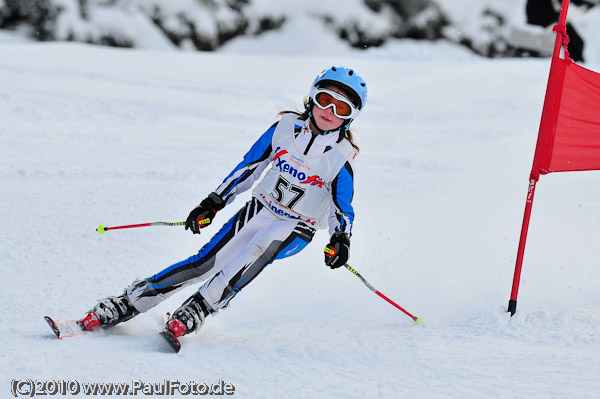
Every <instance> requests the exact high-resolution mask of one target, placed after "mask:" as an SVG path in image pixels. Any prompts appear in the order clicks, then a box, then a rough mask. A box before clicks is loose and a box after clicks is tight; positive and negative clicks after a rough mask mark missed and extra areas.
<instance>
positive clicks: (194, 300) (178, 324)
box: [161, 292, 216, 352]
mask: <svg viewBox="0 0 600 399" xmlns="http://www.w3.org/2000/svg"><path fill="white" fill-rule="evenodd" d="M209 309H210V306H209V305H208V304H207V303H206V301H205V300H204V298H203V297H202V295H200V293H199V292H198V293H196V294H194V295H192V296H191V297H190V298H189V299H188V300H187V301H185V302H184V303H183V305H181V307H179V309H177V310H176V311H175V313H173V315H172V316H171V315H168V317H169V318H168V320H167V323H166V325H165V328H164V330H163V331H161V335H162V336H163V337H164V338H165V339H166V340H167V342H168V343H169V345H170V346H171V348H172V349H173V350H174V351H175V352H179V350H180V349H181V344H180V343H179V338H180V337H182V336H184V335H187V334H189V333H192V332H198V330H200V328H201V327H202V326H203V325H204V320H205V318H206V316H208V315H209V314H212V313H216V312H215V311H211V310H209Z"/></svg>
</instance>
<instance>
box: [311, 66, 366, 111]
mask: <svg viewBox="0 0 600 399" xmlns="http://www.w3.org/2000/svg"><path fill="white" fill-rule="evenodd" d="M328 84H333V85H334V86H338V87H340V88H341V89H342V90H344V91H346V92H348V94H350V95H354V96H353V97H355V98H351V99H350V100H353V102H355V101H358V102H359V103H358V104H355V105H356V108H358V109H359V110H361V111H362V109H363V108H364V107H365V104H366V103H367V83H366V82H365V80H364V79H363V78H362V76H360V75H359V74H358V72H356V71H355V70H354V69H352V68H347V67H344V66H332V67H330V68H328V69H324V70H323V72H321V73H320V74H319V75H318V76H317V78H316V79H315V81H314V82H313V84H312V85H313V87H317V88H319V87H323V86H325V85H328Z"/></svg>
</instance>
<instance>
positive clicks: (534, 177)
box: [508, 0, 570, 315]
mask: <svg viewBox="0 0 600 399" xmlns="http://www.w3.org/2000/svg"><path fill="white" fill-rule="evenodd" d="M569 2H570V0H563V1H562V7H561V10H560V16H559V18H558V25H559V26H564V25H565V23H566V21H567V11H568V10H569ZM562 39H563V38H562V35H561V34H559V33H557V34H556V40H555V42H554V52H553V54H552V58H553V59H554V58H558V57H560V49H561V47H562V43H563V40H562ZM552 71H553V62H551V63H550V75H549V77H548V81H550V79H551V77H552V75H553V72H552ZM548 87H549V85H548ZM548 101H552V100H551V99H550V93H549V92H548V88H547V89H546V98H545V100H544V108H545V107H546V103H547V102H548ZM543 117H544V115H543V114H542V118H543ZM538 145H539V143H538ZM536 154H537V148H536ZM539 177H540V175H539V172H538V169H537V168H536V167H535V159H534V167H533V168H532V170H531V175H530V176H529V189H528V190H527V202H526V203H525V214H524V215H523V225H522V227H521V237H520V239H519V249H518V250H517V260H516V264H515V274H514V276H513V285H512V291H511V293H510V301H508V311H509V312H510V313H511V315H514V314H515V312H516V310H517V296H518V294H519V284H520V282H521V269H522V267H523V256H524V253H525V243H526V242H527V231H528V230H529V219H530V217H531V208H532V207H533V196H534V194H535V186H536V183H537V181H538V179H539Z"/></svg>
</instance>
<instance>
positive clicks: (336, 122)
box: [312, 86, 346, 131]
mask: <svg viewBox="0 0 600 399" xmlns="http://www.w3.org/2000/svg"><path fill="white" fill-rule="evenodd" d="M324 89H327V90H331V91H335V92H336V93H339V94H341V95H342V96H344V97H346V93H344V92H343V91H342V90H340V89H338V88H337V87H335V86H325V87H324ZM312 113H313V116H314V118H315V122H316V123H317V127H318V128H319V129H321V130H323V131H327V130H336V129H339V128H340V127H341V126H342V124H343V123H344V119H341V118H338V117H337V116H335V114H334V113H333V107H329V108H327V109H321V108H319V107H317V106H316V105H313V109H312Z"/></svg>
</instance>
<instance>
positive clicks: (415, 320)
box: [344, 263, 423, 324]
mask: <svg viewBox="0 0 600 399" xmlns="http://www.w3.org/2000/svg"><path fill="white" fill-rule="evenodd" d="M344 267H345V268H346V269H348V270H350V271H351V272H352V273H354V275H355V276H356V277H358V278H359V279H360V281H362V282H363V283H364V284H365V285H366V286H367V287H368V288H369V289H370V290H371V291H373V292H374V293H376V294H377V295H379V296H380V297H382V298H383V299H385V300H386V301H387V302H389V303H390V304H392V305H393V306H395V307H396V308H398V309H400V310H401V311H402V312H404V314H405V315H407V316H408V317H410V318H411V319H413V321H414V322H415V324H423V319H421V318H418V317H416V316H413V315H412V314H410V313H408V312H407V311H406V309H404V308H403V307H402V306H400V305H398V304H397V303H396V302H394V301H392V300H391V299H390V298H388V297H387V296H385V295H383V294H382V293H381V292H379V291H378V290H377V289H375V287H373V286H372V285H371V284H369V282H368V281H367V280H365V278H364V277H363V276H361V275H360V273H359V272H357V271H356V270H355V269H353V268H352V267H351V266H350V265H349V264H347V263H345V264H344Z"/></svg>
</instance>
